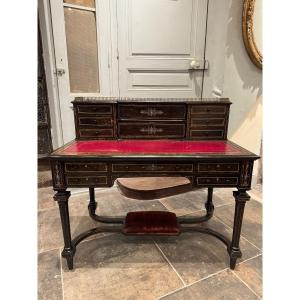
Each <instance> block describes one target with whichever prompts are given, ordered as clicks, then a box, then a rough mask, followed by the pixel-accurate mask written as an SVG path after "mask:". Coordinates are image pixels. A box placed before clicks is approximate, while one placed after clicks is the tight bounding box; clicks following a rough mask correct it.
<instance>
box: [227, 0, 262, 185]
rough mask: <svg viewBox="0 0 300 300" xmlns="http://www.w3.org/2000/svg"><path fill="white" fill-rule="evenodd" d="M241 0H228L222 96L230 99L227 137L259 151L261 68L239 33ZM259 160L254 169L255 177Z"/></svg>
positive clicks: (260, 131) (260, 133)
mask: <svg viewBox="0 0 300 300" xmlns="http://www.w3.org/2000/svg"><path fill="white" fill-rule="evenodd" d="M242 10H243V1H237V0H231V1H230V8H229V16H228V28H227V30H228V31H227V41H226V54H225V68H224V86H223V96H224V97H229V98H230V100H231V101H232V105H231V112H230V120H229V128H228V137H229V139H230V140H232V141H234V142H236V143H238V144H240V145H241V146H243V147H245V148H247V149H248V150H250V151H252V152H254V153H256V154H258V155H259V154H260V148H261V138H262V72H261V70H259V69H258V68H257V67H256V66H255V65H254V64H253V63H252V61H251V60H250V58H249V56H248V54H247V52H246V49H245V46H244V43H243V36H242V28H241V27H242V25H241V24H242ZM258 171H259V162H258V161H256V162H255V165H254V170H253V175H254V178H253V184H255V181H256V179H257V174H258Z"/></svg>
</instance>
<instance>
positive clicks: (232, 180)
mask: <svg viewBox="0 0 300 300" xmlns="http://www.w3.org/2000/svg"><path fill="white" fill-rule="evenodd" d="M196 183H197V185H200V186H207V185H215V186H218V185H222V186H236V185H237V183H238V177H197V178H196Z"/></svg>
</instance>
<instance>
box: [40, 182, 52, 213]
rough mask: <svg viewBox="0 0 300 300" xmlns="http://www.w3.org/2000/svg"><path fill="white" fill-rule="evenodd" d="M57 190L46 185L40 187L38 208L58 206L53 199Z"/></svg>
mask: <svg viewBox="0 0 300 300" xmlns="http://www.w3.org/2000/svg"><path fill="white" fill-rule="evenodd" d="M54 194H55V192H54V191H53V188H52V186H51V187H44V188H39V189H38V209H39V210H42V209H47V208H53V207H55V206H56V203H55V201H54V200H53V196H54Z"/></svg>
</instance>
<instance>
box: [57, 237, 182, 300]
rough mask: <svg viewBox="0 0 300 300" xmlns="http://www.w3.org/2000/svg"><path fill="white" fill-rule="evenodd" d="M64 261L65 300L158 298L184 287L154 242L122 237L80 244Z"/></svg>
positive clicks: (147, 239) (148, 239)
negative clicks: (71, 262)
mask: <svg viewBox="0 0 300 300" xmlns="http://www.w3.org/2000/svg"><path fill="white" fill-rule="evenodd" d="M74 263H75V265H74V266H75V269H74V270H73V271H68V270H67V268H66V263H65V262H63V270H64V271H63V280H64V299H65V300H69V299H70V300H76V299H85V300H89V299H112V300H113V299H117V300H121V299H149V300H150V299H157V298H158V297H160V296H162V295H165V294H167V293H169V292H171V291H172V290H175V289H178V288H180V287H182V286H183V284H182V282H181V281H180V279H179V278H178V276H177V275H176V273H175V272H174V270H173V269H172V268H171V267H170V266H169V265H168V263H167V262H166V261H165V259H164V258H163V256H162V255H161V253H160V251H159V250H158V249H157V247H156V246H155V245H154V243H153V241H152V239H150V238H142V237H139V238H137V237H126V236H123V235H121V234H116V235H111V236H107V237H103V238H100V239H94V240H91V241H87V242H85V243H83V244H80V245H79V246H78V248H77V252H76V255H75V260H74Z"/></svg>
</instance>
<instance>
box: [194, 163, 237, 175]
mask: <svg viewBox="0 0 300 300" xmlns="http://www.w3.org/2000/svg"><path fill="white" fill-rule="evenodd" d="M238 171H239V164H238V163H210V164H206V163H198V172H231V173H232V172H233V173H238Z"/></svg>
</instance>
